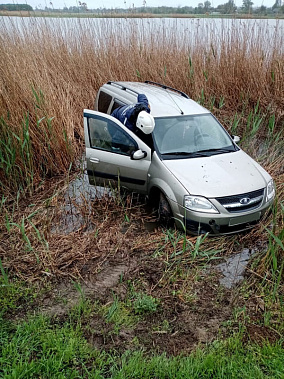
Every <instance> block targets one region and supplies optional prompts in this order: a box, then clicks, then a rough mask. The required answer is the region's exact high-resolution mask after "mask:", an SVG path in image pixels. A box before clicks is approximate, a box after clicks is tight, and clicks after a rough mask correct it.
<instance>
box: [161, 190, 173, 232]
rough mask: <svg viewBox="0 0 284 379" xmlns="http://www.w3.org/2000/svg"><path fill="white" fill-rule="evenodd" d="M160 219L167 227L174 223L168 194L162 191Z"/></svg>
mask: <svg viewBox="0 0 284 379" xmlns="http://www.w3.org/2000/svg"><path fill="white" fill-rule="evenodd" d="M158 219H159V222H160V223H161V224H162V225H164V226H166V227H169V226H172V225H173V214H172V210H171V207H170V204H169V202H168V200H167V198H166V196H165V195H164V194H163V193H162V192H160V197H159V204H158Z"/></svg>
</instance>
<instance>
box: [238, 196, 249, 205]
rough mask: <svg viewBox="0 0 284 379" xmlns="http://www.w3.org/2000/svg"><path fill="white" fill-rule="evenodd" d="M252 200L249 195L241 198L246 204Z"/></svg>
mask: <svg viewBox="0 0 284 379" xmlns="http://www.w3.org/2000/svg"><path fill="white" fill-rule="evenodd" d="M249 202H250V198H249V197H243V198H242V199H241V200H240V203H241V204H243V205H245V204H248V203H249Z"/></svg>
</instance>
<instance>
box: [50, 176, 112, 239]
mask: <svg viewBox="0 0 284 379" xmlns="http://www.w3.org/2000/svg"><path fill="white" fill-rule="evenodd" d="M109 193H110V190H109V189H108V188H103V187H95V186H93V185H90V184H89V179H88V175H87V173H86V172H85V171H84V172H82V173H81V174H79V175H78V176H77V177H76V178H75V179H74V180H72V181H71V182H70V183H69V185H68V187H67V189H66V192H65V194H64V204H63V206H62V210H61V214H60V219H59V220H58V222H57V225H55V226H54V227H53V229H52V231H53V232H55V233H58V232H61V233H64V234H69V233H72V232H75V231H77V230H80V229H83V228H84V229H85V230H92V228H93V227H92V224H91V223H90V222H89V220H88V216H89V215H90V213H91V203H92V201H93V200H95V199H98V198H101V197H103V196H104V195H106V194H109ZM82 210H84V212H82Z"/></svg>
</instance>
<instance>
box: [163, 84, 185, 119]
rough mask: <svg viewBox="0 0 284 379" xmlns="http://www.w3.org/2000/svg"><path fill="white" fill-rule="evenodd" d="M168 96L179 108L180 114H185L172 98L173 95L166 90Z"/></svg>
mask: <svg viewBox="0 0 284 379" xmlns="http://www.w3.org/2000/svg"><path fill="white" fill-rule="evenodd" d="M166 92H167V94H168V95H169V96H170V98H171V99H172V101H173V102H174V103H175V105H176V106H177V107H178V109H179V111H180V114H184V113H183V110H182V109H181V107H180V106H179V105H178V104H177V103H176V101H175V99H174V98H173V97H172V95H171V94H170V92H168V91H167V90H166Z"/></svg>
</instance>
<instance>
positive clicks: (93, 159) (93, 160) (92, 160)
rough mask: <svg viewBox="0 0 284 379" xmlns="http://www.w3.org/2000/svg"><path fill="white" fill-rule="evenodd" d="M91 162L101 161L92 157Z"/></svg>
mask: <svg viewBox="0 0 284 379" xmlns="http://www.w3.org/2000/svg"><path fill="white" fill-rule="evenodd" d="M90 162H92V163H100V160H99V158H90Z"/></svg>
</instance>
